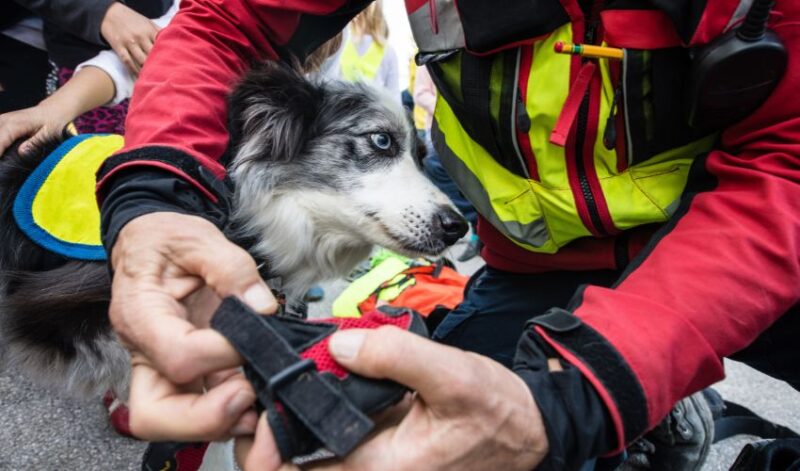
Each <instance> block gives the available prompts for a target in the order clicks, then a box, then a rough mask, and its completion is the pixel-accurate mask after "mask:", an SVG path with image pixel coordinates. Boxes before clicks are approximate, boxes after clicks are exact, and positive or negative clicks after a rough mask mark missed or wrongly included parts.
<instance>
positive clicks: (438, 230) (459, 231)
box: [433, 206, 469, 245]
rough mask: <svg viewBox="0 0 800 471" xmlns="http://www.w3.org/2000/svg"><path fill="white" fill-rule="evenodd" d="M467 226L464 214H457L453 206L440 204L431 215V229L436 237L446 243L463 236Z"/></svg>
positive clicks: (454, 241)
mask: <svg viewBox="0 0 800 471" xmlns="http://www.w3.org/2000/svg"><path fill="white" fill-rule="evenodd" d="M468 229H469V226H468V225H467V221H466V220H465V219H464V216H462V215H460V214H458V213H457V212H456V211H455V210H453V208H449V207H447V206H440V207H439V210H438V211H436V215H435V216H434V217H433V230H434V234H435V235H436V236H437V237H440V238H441V239H442V241H443V242H444V243H445V244H447V245H453V244H455V243H456V242H457V241H458V239H460V238H462V237H464V234H466V233H467V230H468Z"/></svg>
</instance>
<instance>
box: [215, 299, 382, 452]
mask: <svg viewBox="0 0 800 471" xmlns="http://www.w3.org/2000/svg"><path fill="white" fill-rule="evenodd" d="M271 322H276V321H275V320H274V319H273V318H271V317H263V316H259V315H258V314H256V313H255V312H253V311H252V310H250V309H249V308H248V307H247V306H245V305H244V304H242V302H241V301H239V300H238V299H236V298H232V297H230V298H226V299H225V300H223V302H222V304H221V305H220V307H219V309H217V312H216V313H215V314H214V317H213V318H212V319H211V327H213V328H214V329H216V330H218V331H219V332H220V333H222V335H224V336H225V337H226V338H227V339H228V340H229V341H230V342H231V343H232V344H233V346H234V347H235V348H236V350H237V351H238V352H239V353H240V354H241V355H242V356H243V357H244V358H245V361H246V362H247V366H246V367H245V374H246V376H247V377H248V379H249V380H250V381H251V383H252V384H253V387H254V388H255V389H256V393H257V395H258V399H259V401H260V402H261V404H262V405H264V406H265V407H266V408H267V409H268V413H270V414H272V415H273V417H272V419H275V418H276V417H275V416H274V415H275V414H276V413H277V411H276V410H275V406H274V403H275V401H276V399H277V400H278V402H280V404H282V405H283V406H284V407H285V408H286V409H288V410H289V411H290V412H291V413H292V414H293V415H294V417H296V419H297V420H298V421H299V422H300V423H301V424H302V425H303V426H305V427H306V428H307V429H308V431H309V432H310V433H311V434H313V435H314V436H315V437H316V438H317V439H319V441H320V442H322V444H324V445H325V447H326V448H328V449H329V450H330V451H331V452H333V453H334V454H336V455H337V456H344V455H346V454H347V453H348V452H350V450H352V449H353V448H354V447H355V446H356V445H357V444H358V443H359V442H361V440H362V439H363V438H364V437H365V436H366V435H367V434H368V433H369V432H370V431H371V430H372V428H373V426H374V424H373V422H372V421H371V420H370V419H369V418H368V417H367V416H366V415H364V414H363V413H362V412H361V411H360V410H359V409H358V408H356V406H355V405H353V403H352V402H351V401H350V400H349V399H348V398H347V397H345V396H344V395H343V394H342V393H341V392H340V391H338V390H336V389H334V387H333V386H331V384H330V383H329V382H327V381H326V380H325V379H324V378H323V377H322V376H321V375H320V374H319V372H318V371H317V369H316V365H315V364H314V362H312V361H311V360H304V359H302V358H301V357H300V356H299V355H298V354H297V352H296V351H295V350H294V349H293V348H292V346H291V345H290V344H289V343H288V342H287V341H286V339H284V338H283V336H282V335H281V334H280V333H279V332H278V331H277V330H276V329H275V327H273V326H272V325H271ZM281 420H286V418H283V419H281ZM270 422H271V423H272V420H271V421H270ZM284 425H286V426H287V427H291V424H284ZM275 432H276V433H275V439H276V442H277V444H278V448H279V449H280V451H281V455H282V456H283V457H284V458H286V459H288V458H291V457H292V456H294V455H295V454H296V452H297V451H298V450H297V449H296V445H297V444H296V443H293V440H292V439H291V437H290V435H291V434H288V433H286V430H276V431H275Z"/></svg>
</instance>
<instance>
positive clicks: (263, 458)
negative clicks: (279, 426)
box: [234, 414, 299, 471]
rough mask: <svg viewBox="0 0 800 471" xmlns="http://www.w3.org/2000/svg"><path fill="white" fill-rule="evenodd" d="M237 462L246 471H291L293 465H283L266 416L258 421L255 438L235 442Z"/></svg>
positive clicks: (240, 439) (243, 438) (241, 438)
mask: <svg viewBox="0 0 800 471" xmlns="http://www.w3.org/2000/svg"><path fill="white" fill-rule="evenodd" d="M234 456H235V458H236V462H237V463H238V464H239V467H241V468H242V469H243V470H244V471H276V470H281V471H291V470H298V469H299V468H297V467H296V466H293V465H288V464H287V465H283V464H282V463H281V456H280V453H279V452H278V447H277V446H276V445H275V439H274V438H273V436H272V432H271V431H270V428H269V426H268V425H267V416H266V414H261V417H260V418H259V419H258V426H257V427H256V434H255V436H250V437H239V438H237V439H236V441H235V442H234Z"/></svg>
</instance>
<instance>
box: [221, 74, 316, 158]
mask: <svg viewBox="0 0 800 471" xmlns="http://www.w3.org/2000/svg"><path fill="white" fill-rule="evenodd" d="M322 95H323V89H322V88H321V87H320V86H318V85H316V84H314V83H311V82H310V81H309V80H308V79H306V78H305V77H304V76H303V75H302V74H300V73H299V72H296V71H294V70H292V69H290V68H289V67H288V66H286V65H281V64H278V63H276V62H265V63H262V64H258V65H256V66H254V67H253V68H252V69H251V70H250V72H248V73H247V75H245V77H244V78H243V79H242V81H241V82H240V83H239V84H238V85H237V86H236V88H235V89H234V91H233V93H231V95H230V97H229V99H228V114H229V128H230V129H229V131H230V139H231V142H230V144H231V149H232V150H233V156H234V158H235V159H236V160H238V161H241V160H252V159H268V160H278V161H283V162H288V161H291V160H293V159H294V158H296V157H297V156H298V154H299V153H300V152H302V150H303V146H304V144H305V142H307V141H308V139H309V138H311V137H313V133H314V127H315V126H314V123H315V118H316V116H317V114H318V111H319V108H320V106H321V103H322Z"/></svg>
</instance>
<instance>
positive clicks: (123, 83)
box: [75, 0, 180, 105]
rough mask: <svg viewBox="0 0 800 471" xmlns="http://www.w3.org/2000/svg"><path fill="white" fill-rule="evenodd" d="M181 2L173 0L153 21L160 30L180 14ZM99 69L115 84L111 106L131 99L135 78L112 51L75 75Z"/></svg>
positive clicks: (81, 64) (78, 68) (84, 65)
mask: <svg viewBox="0 0 800 471" xmlns="http://www.w3.org/2000/svg"><path fill="white" fill-rule="evenodd" d="M179 3H180V0H173V2H172V5H171V6H170V7H169V10H167V12H166V13H164V14H163V15H162V16H160V17H159V18H156V19H154V20H152V21H153V23H155V25H156V26H158V27H159V28H163V27H165V26H167V24H169V22H170V20H172V17H173V16H175V13H177V12H178V4H179ZM89 66H92V67H97V68H98V69H100V70H102V71H103V72H105V73H106V74H108V76H109V77H110V78H111V81H112V82H114V98H113V99H112V100H111V102H109V104H111V105H116V104H118V103H120V102H121V101H122V100H124V99H126V98H130V96H131V94H132V93H133V82H134V81H135V78H134V77H133V75H131V73H130V72H129V71H128V68H127V67H125V64H123V63H122V60H121V59H120V58H119V56H117V54H116V53H115V52H114V51H112V50H110V49H107V50H104V51H100V53H99V54H97V55H96V56H94V57H92V58H91V59H89V60H87V61H85V62H82V63H80V64H79V65H78V67H76V68H75V73H78V71H79V70H81V69H82V68H84V67H89Z"/></svg>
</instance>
